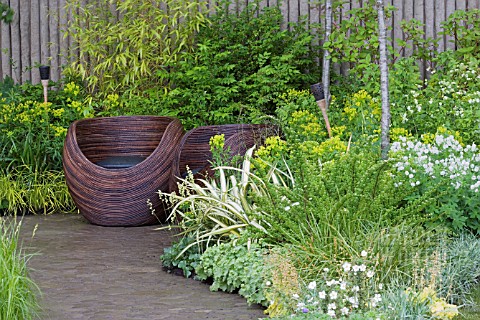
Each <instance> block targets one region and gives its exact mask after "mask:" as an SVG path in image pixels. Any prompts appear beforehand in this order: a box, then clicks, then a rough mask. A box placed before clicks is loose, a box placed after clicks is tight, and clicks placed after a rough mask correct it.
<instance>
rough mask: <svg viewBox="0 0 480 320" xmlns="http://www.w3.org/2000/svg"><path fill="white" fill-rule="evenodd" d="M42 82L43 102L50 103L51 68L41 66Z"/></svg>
mask: <svg viewBox="0 0 480 320" xmlns="http://www.w3.org/2000/svg"><path fill="white" fill-rule="evenodd" d="M39 69H40V81H41V82H42V86H43V100H44V102H45V103H47V102H48V80H49V79H50V66H40V68H39Z"/></svg>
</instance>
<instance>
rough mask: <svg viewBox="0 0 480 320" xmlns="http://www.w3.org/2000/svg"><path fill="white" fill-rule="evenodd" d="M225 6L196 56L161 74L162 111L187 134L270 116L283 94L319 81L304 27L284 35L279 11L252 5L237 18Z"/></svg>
mask: <svg viewBox="0 0 480 320" xmlns="http://www.w3.org/2000/svg"><path fill="white" fill-rule="evenodd" d="M228 3H229V2H226V3H225V5H222V6H221V9H219V11H218V12H217V13H216V14H215V15H214V16H213V17H212V18H211V24H209V25H207V26H204V27H202V28H201V30H200V32H199V33H198V35H197V37H196V39H197V43H198V44H197V46H196V49H195V51H194V52H192V53H187V54H186V55H185V56H183V57H182V60H181V61H179V62H178V63H176V64H174V65H172V67H171V69H169V70H163V71H160V73H159V76H160V77H161V78H162V79H165V80H166V81H168V82H169V83H171V85H172V88H171V90H170V91H169V92H168V93H167V94H166V96H165V101H164V104H165V105H164V108H165V109H167V110H170V111H171V110H173V112H174V115H177V116H178V117H179V118H181V119H182V121H183V122H184V124H185V126H186V127H187V128H190V127H193V126H198V125H208V124H222V123H232V122H239V121H240V122H242V121H243V122H258V121H260V120H259V119H260V118H261V117H263V116H264V115H265V114H270V115H271V114H273V113H274V110H275V101H276V100H277V98H278V97H279V96H280V94H281V93H283V92H285V91H286V90H288V89H291V88H299V87H302V86H306V85H307V84H311V83H312V81H313V82H314V81H315V80H316V79H318V77H319V76H318V73H317V69H318V67H317V65H316V63H315V59H314V56H315V52H316V51H315V50H314V49H313V48H312V46H311V43H312V39H313V36H312V34H311V31H310V30H309V29H308V28H307V26H306V24H304V23H299V24H298V25H296V26H292V28H291V30H288V29H287V30H282V29H281V25H282V23H283V21H284V18H283V16H282V13H281V11H280V9H279V8H278V7H270V8H268V7H267V8H263V9H258V6H257V4H250V5H249V6H247V7H246V8H245V9H244V10H243V11H242V12H241V13H239V14H238V15H235V14H227V11H226V9H225V8H226V7H227V4H228Z"/></svg>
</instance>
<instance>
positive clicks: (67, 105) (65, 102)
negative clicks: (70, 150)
mask: <svg viewBox="0 0 480 320" xmlns="http://www.w3.org/2000/svg"><path fill="white" fill-rule="evenodd" d="M51 85H52V87H56V89H57V90H49V102H47V103H44V102H43V89H42V86H40V85H35V86H34V85H31V84H24V85H20V86H15V87H12V88H11V89H10V90H9V91H8V92H9V93H10V94H9V95H7V97H1V96H0V107H1V108H0V133H1V134H0V170H1V171H2V172H5V171H7V172H8V171H14V170H17V169H18V170H27V171H29V172H42V171H45V170H61V169H62V148H63V141H64V139H65V136H66V132H67V128H68V127H69V125H70V124H71V122H73V121H74V120H77V119H80V118H84V117H89V116H92V114H93V110H92V109H91V108H90V107H89V106H88V105H84V104H83V97H82V92H81V89H80V87H79V86H78V85H76V84H75V83H73V82H71V83H67V84H65V86H63V87H58V86H60V85H61V84H53V83H51ZM52 89H53V88H52ZM40 101H42V102H40Z"/></svg>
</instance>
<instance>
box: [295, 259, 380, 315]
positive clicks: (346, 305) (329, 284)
mask: <svg viewBox="0 0 480 320" xmlns="http://www.w3.org/2000/svg"><path fill="white" fill-rule="evenodd" d="M368 255H369V253H368V252H367V251H365V250H363V251H362V252H361V253H360V257H359V258H358V259H356V260H357V261H356V262H349V261H345V262H340V263H339V264H338V265H337V266H336V268H335V269H337V270H330V269H329V268H324V269H323V278H322V279H321V280H315V281H310V282H309V283H308V284H306V285H305V286H304V287H303V288H302V290H301V291H300V293H298V294H294V295H293V296H292V299H294V300H296V301H297V304H296V309H295V310H294V312H295V314H313V315H315V314H317V315H320V314H326V315H328V316H329V317H330V318H349V317H351V316H354V315H358V314H367V313H368V315H369V317H367V318H370V316H372V317H371V318H372V319H380V318H381V314H382V311H381V306H382V303H381V302H382V290H383V289H384V288H383V285H382V284H381V283H379V277H378V275H377V273H376V270H375V263H373V262H371V261H370V260H369V259H368ZM334 275H336V276H334Z"/></svg>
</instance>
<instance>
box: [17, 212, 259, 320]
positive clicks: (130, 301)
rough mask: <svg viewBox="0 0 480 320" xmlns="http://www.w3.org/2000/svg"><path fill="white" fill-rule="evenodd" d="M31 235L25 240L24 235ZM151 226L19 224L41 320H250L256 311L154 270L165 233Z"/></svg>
mask: <svg viewBox="0 0 480 320" xmlns="http://www.w3.org/2000/svg"><path fill="white" fill-rule="evenodd" d="M35 228H36V231H35V235H34V237H33V238H32V237H31V235H32V231H33V230H34V229H35ZM155 228H156V227H155V226H148V227H135V228H111V227H110V228H106V227H99V226H94V225H91V224H89V223H88V222H87V221H86V220H84V218H83V217H82V216H80V215H76V214H68V215H67V214H65V215H63V214H54V215H48V216H45V215H35V216H33V215H32V216H25V217H24V218H23V225H22V229H21V230H22V231H21V235H22V240H23V246H24V248H25V249H26V250H27V252H29V253H35V255H34V256H33V257H32V258H31V260H30V261H29V266H30V269H31V276H32V278H33V279H34V280H35V281H36V283H37V284H38V285H39V287H40V288H41V290H42V298H41V305H42V308H43V311H42V315H41V319H52V320H75V319H95V320H96V319H98V320H104V319H105V320H106V319H114V320H123V319H125V320H127V319H128V320H136V319H150V320H155V319H173V320H176V319H179V320H183V319H185V320H188V319H192V320H193V319H218V320H220V319H222V320H226V319H232V320H234V319H258V318H261V317H264V315H263V309H262V308H261V307H260V306H248V305H247V303H246V302H245V299H244V298H242V297H240V296H238V295H236V294H228V293H224V292H210V290H209V287H208V285H206V284H204V283H201V282H199V281H195V280H192V279H185V278H183V277H181V276H176V275H172V274H169V273H166V272H165V271H163V270H162V266H161V262H160V259H159V257H160V255H161V254H162V253H163V248H164V247H166V246H168V245H169V244H170V243H171V241H172V236H173V233H172V232H169V231H166V230H165V231H158V230H154V229H155Z"/></svg>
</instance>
